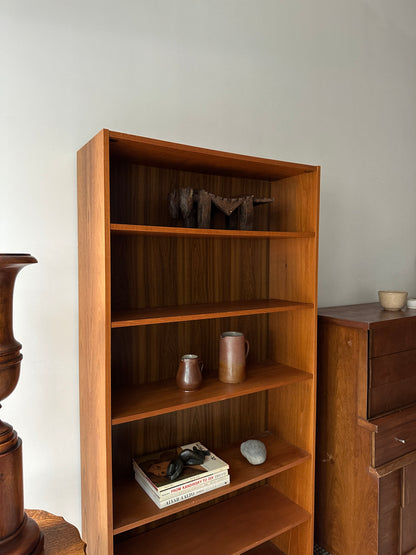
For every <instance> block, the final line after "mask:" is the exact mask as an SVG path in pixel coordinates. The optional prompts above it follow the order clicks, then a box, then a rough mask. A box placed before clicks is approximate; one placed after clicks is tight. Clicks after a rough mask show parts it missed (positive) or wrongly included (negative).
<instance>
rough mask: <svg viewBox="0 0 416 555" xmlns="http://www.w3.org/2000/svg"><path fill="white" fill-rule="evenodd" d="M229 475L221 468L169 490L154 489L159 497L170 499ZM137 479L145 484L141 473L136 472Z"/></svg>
mask: <svg viewBox="0 0 416 555" xmlns="http://www.w3.org/2000/svg"><path fill="white" fill-rule="evenodd" d="M226 476H228V470H221V471H220V472H215V473H213V474H209V475H207V476H202V477H201V478H196V479H194V480H191V481H190V482H186V483H184V484H180V485H178V486H172V487H171V488H169V489H168V490H163V491H161V492H156V491H155V490H154V489H153V491H154V493H155V494H156V495H157V496H158V498H159V499H168V498H169V497H174V496H176V495H180V494H183V493H185V492H188V491H193V490H194V489H197V488H200V487H203V486H207V485H208V484H211V483H213V482H215V481H216V480H220V479H221V478H225V477H226ZM135 477H136V481H137V482H138V483H139V484H140V485H143V484H144V482H143V477H142V475H141V474H138V473H137V472H136V475H135Z"/></svg>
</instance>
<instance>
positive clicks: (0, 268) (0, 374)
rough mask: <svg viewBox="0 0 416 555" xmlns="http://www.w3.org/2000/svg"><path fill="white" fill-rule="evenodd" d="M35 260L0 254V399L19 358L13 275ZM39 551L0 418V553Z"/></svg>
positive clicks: (16, 449) (10, 437) (18, 451)
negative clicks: (14, 332)
mask: <svg viewBox="0 0 416 555" xmlns="http://www.w3.org/2000/svg"><path fill="white" fill-rule="evenodd" d="M35 262H37V260H36V258H34V257H33V256H31V255H29V254H1V253H0V401H3V399H5V398H6V397H8V396H9V395H10V394H11V393H12V392H13V390H14V388H15V387H16V385H17V382H18V381H19V374H20V364H21V360H22V354H21V352H20V349H21V347H22V345H21V344H20V343H19V342H18V341H16V339H15V338H14V335H13V290H14V284H15V280H16V276H17V274H18V273H19V271H20V270H21V269H22V268H24V267H25V266H27V265H28V264H33V263H35ZM0 406H1V405H0ZM42 552H43V536H42V534H41V533H40V530H39V527H38V525H37V524H36V522H35V521H34V520H32V519H31V518H29V517H28V516H27V514H26V513H25V511H24V504H23V470H22V440H21V439H20V438H19V437H18V435H17V433H16V431H15V430H14V429H13V427H12V426H11V425H10V424H8V423H7V422H3V421H2V420H0V555H6V554H7V555H29V554H30V555H34V554H38V553H42Z"/></svg>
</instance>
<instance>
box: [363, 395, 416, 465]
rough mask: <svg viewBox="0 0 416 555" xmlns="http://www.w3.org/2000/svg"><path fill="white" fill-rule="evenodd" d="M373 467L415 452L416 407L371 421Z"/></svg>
mask: <svg viewBox="0 0 416 555" xmlns="http://www.w3.org/2000/svg"><path fill="white" fill-rule="evenodd" d="M371 423H372V424H373V425H374V426H375V430H376V431H374V432H373V457H372V459H373V460H372V464H373V466H374V467H377V466H380V465H382V464H384V463H387V462H389V461H392V460H394V459H397V458H398V457H401V456H403V455H406V454H407V453H410V452H411V451H414V450H416V406H413V407H409V408H408V409H403V410H400V411H397V412H394V413H392V414H389V415H387V416H381V417H379V418H375V419H373V420H372V421H371Z"/></svg>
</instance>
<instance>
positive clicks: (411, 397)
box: [368, 349, 416, 418]
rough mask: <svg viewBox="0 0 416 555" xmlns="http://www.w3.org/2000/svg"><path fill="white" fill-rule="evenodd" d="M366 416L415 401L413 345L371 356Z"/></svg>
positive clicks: (415, 353)
mask: <svg viewBox="0 0 416 555" xmlns="http://www.w3.org/2000/svg"><path fill="white" fill-rule="evenodd" d="M369 367H370V379H369V392H368V415H369V418H373V417H375V416H379V415H381V414H383V413H386V412H389V411H392V410H396V409H399V408H402V407H405V406H406V405H410V404H411V403H416V349H412V350H411V351H403V352H401V353H395V354H391V355H385V356H381V357H377V358H371V359H370V361H369Z"/></svg>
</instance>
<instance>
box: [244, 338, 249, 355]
mask: <svg viewBox="0 0 416 555" xmlns="http://www.w3.org/2000/svg"><path fill="white" fill-rule="evenodd" d="M244 342H245V344H246V358H247V357H248V353H249V351H250V343H249V342H248V341H247V339H246V340H245V341H244Z"/></svg>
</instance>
